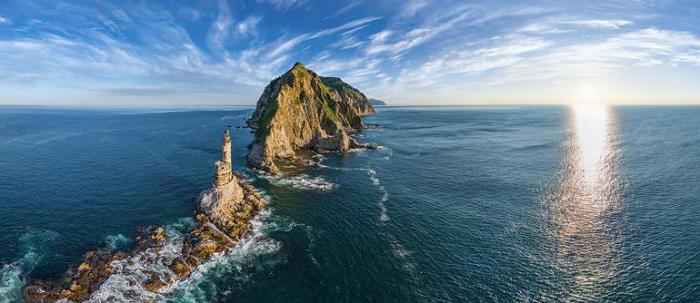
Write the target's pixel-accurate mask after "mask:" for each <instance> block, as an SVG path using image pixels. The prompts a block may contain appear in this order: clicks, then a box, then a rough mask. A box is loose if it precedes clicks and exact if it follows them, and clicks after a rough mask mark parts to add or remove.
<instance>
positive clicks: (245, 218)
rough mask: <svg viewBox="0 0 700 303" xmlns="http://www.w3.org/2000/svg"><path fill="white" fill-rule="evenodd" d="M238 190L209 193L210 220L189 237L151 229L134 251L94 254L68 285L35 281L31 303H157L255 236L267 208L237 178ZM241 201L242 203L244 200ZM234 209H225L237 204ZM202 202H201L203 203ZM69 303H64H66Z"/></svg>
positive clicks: (199, 222)
mask: <svg viewBox="0 0 700 303" xmlns="http://www.w3.org/2000/svg"><path fill="white" fill-rule="evenodd" d="M233 182H234V183H235V186H234V185H230V186H228V187H224V188H220V189H219V190H216V188H213V189H212V190H210V191H205V192H204V193H203V194H202V196H201V197H202V198H204V197H210V198H213V200H211V201H209V204H206V205H207V206H209V208H207V209H208V210H209V212H208V214H207V213H205V212H204V209H202V212H201V213H199V214H198V215H197V216H196V223H195V224H194V226H193V227H192V228H188V229H187V230H186V231H185V232H184V234H178V233H173V232H168V228H166V227H162V226H158V227H156V226H151V227H146V228H143V229H141V230H139V231H138V232H137V234H136V236H135V243H136V245H135V247H134V249H132V250H131V251H128V252H122V251H106V250H96V251H89V252H87V253H85V255H84V256H83V261H82V262H81V263H80V264H78V265H76V266H75V267H73V268H72V269H71V270H70V271H69V273H68V275H67V276H66V278H65V280H64V281H34V282H33V283H31V284H30V285H29V286H27V287H26V288H25V290H24V299H25V301H26V302H56V301H60V302H83V301H86V300H89V301H90V302H93V301H94V302H124V301H128V302H142V301H144V300H147V301H153V300H154V298H158V297H159V294H160V293H162V292H165V291H167V290H168V289H169V288H170V287H171V286H172V285H174V284H175V283H177V282H178V281H181V280H183V279H186V278H187V277H189V276H190V274H191V273H192V272H193V271H194V270H195V269H196V268H197V266H199V265H201V264H203V263H205V262H207V261H208V260H210V259H211V258H212V257H213V256H215V255H216V254H217V253H222V252H224V251H227V250H229V249H231V248H233V247H234V246H235V245H236V244H238V243H239V242H240V241H241V240H242V239H244V238H245V237H247V236H249V235H250V233H251V232H252V225H251V224H252V223H251V221H252V219H253V218H254V217H255V215H257V214H258V213H259V212H260V211H262V210H263V209H265V207H266V202H265V200H264V199H263V197H262V196H261V195H260V194H259V193H258V192H257V191H256V189H255V188H254V187H253V186H251V185H249V184H247V183H244V182H241V181H240V179H238V178H235V180H234V181H233ZM239 197H240V199H239ZM236 201H237V203H234V204H235V205H234V206H233V208H232V209H225V207H228V206H230V205H231V204H230V203H232V202H236ZM200 202H201V200H200ZM61 300H63V301H61Z"/></svg>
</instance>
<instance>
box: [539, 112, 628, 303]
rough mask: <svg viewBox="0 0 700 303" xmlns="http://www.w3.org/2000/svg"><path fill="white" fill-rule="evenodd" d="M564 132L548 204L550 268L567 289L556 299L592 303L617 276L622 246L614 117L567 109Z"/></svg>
mask: <svg viewBox="0 0 700 303" xmlns="http://www.w3.org/2000/svg"><path fill="white" fill-rule="evenodd" d="M566 129H567V138H566V143H565V151H566V156H565V158H564V159H563V160H564V166H563V171H562V178H561V180H560V181H559V184H558V188H557V190H555V191H554V192H553V195H552V196H551V197H550V199H551V200H550V203H551V204H549V205H550V207H551V208H550V215H551V220H552V222H553V227H554V228H553V230H552V231H551V232H552V235H554V237H553V239H554V244H555V245H556V246H557V247H558V249H557V250H558V254H557V257H556V258H555V260H556V261H555V263H556V266H557V268H559V269H560V270H561V272H562V273H563V275H564V277H566V279H567V281H569V283H570V284H568V285H569V286H568V287H565V288H564V289H560V290H559V292H558V295H559V296H564V297H567V298H569V299H567V300H564V301H597V300H598V299H599V297H598V295H599V294H600V293H601V292H602V291H603V290H604V289H605V287H606V285H608V283H609V282H610V281H611V279H613V278H614V277H615V276H617V275H618V273H619V271H620V269H619V267H618V265H617V264H618V261H617V260H618V259H619V258H620V253H619V251H618V247H619V245H620V243H622V242H623V241H624V238H622V237H621V236H620V234H619V232H618V230H619V228H618V226H617V224H619V223H620V222H619V221H617V220H616V219H614V218H615V216H616V215H615V214H617V213H619V211H620V209H621V199H620V191H619V188H620V186H619V184H620V182H619V180H618V177H617V168H616V167H617V161H618V159H619V152H618V144H617V128H616V123H615V114H614V112H613V111H612V109H611V108H610V107H609V106H607V105H605V104H602V103H598V104H596V103H591V102H586V104H577V105H571V106H570V109H569V113H568V119H567V123H566Z"/></svg>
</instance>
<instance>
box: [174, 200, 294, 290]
mask: <svg viewBox="0 0 700 303" xmlns="http://www.w3.org/2000/svg"><path fill="white" fill-rule="evenodd" d="M251 224H252V227H253V233H252V235H251V236H250V237H248V238H246V239H245V240H242V241H241V242H239V243H238V244H237V245H236V246H235V247H234V248H233V249H231V250H229V251H227V252H225V253H222V254H219V255H216V256H215V257H214V258H212V260H211V261H210V262H207V263H205V264H203V265H201V266H199V267H198V268H197V269H196V270H195V271H194V272H192V274H191V276H190V278H189V279H187V280H184V281H181V282H178V283H176V284H175V285H173V286H172V287H171V289H169V290H168V293H167V294H166V297H167V300H168V302H209V301H211V300H212V298H214V297H219V296H222V295H223V296H230V295H231V291H230V290H229V289H221V288H222V286H224V287H229V288H230V286H231V282H232V281H233V282H234V283H245V282H247V281H249V280H250V279H251V277H252V274H254V273H255V272H256V271H261V270H266V269H269V268H271V267H274V266H275V265H277V264H279V263H281V262H284V258H285V256H284V255H280V254H277V252H278V251H279V250H280V249H281V247H282V244H281V243H280V242H278V241H276V240H274V239H272V238H270V237H269V235H270V234H271V233H274V232H289V231H291V230H292V229H294V228H295V227H298V226H302V227H305V226H304V225H302V224H298V223H296V222H294V221H292V220H289V219H287V218H285V217H280V216H275V215H273V214H272V213H271V212H270V211H269V210H266V211H263V212H261V213H260V214H259V215H258V216H257V217H256V218H255V219H254V220H253V221H252V222H251Z"/></svg>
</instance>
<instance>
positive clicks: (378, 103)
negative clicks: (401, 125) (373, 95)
mask: <svg viewBox="0 0 700 303" xmlns="http://www.w3.org/2000/svg"><path fill="white" fill-rule="evenodd" d="M368 101H369V104H372V106H386V102H384V101H382V100H379V99H369V100H368Z"/></svg>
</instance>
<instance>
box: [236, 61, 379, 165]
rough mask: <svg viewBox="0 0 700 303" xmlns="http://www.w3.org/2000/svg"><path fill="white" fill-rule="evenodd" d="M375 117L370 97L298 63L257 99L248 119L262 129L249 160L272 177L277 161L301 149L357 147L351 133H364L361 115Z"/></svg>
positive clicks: (257, 135)
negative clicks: (350, 136) (271, 173)
mask: <svg viewBox="0 0 700 303" xmlns="http://www.w3.org/2000/svg"><path fill="white" fill-rule="evenodd" d="M373 113H374V108H372V105H371V104H370V103H369V102H368V101H367V97H366V96H365V95H364V94H363V93H362V92H360V91H359V90H357V89H356V88H354V87H352V86H351V85H349V84H347V83H345V82H343V80H341V79H340V78H336V77H321V76H319V75H317V74H316V73H314V72H313V71H311V70H308V69H307V68H306V67H305V66H304V65H303V64H301V63H296V64H294V66H293V67H292V68H291V69H290V70H289V71H287V72H286V73H285V74H283V75H282V76H280V77H278V78H276V79H275V80H273V81H272V82H270V84H269V85H268V86H267V87H266V88H265V90H264V91H263V93H262V95H261V96H260V98H259V99H258V103H257V105H256V109H255V112H254V113H253V115H252V117H251V118H250V120H248V125H249V126H250V127H251V128H253V129H256V130H257V132H256V134H255V139H254V140H253V143H252V144H251V148H250V152H249V153H248V161H249V163H250V164H251V165H253V166H256V167H258V168H262V169H265V170H268V171H271V172H273V171H275V170H276V166H275V164H274V161H273V160H274V159H280V158H291V157H294V155H295V154H296V151H297V150H299V149H302V148H311V149H334V150H346V149H348V148H349V146H350V145H352V144H356V143H354V141H352V140H349V139H347V138H349V136H348V134H349V133H350V132H352V131H353V130H355V129H361V128H362V120H361V117H362V116H364V115H368V114H373ZM341 137H342V140H341V139H340V138H341ZM349 142H350V143H349Z"/></svg>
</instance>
